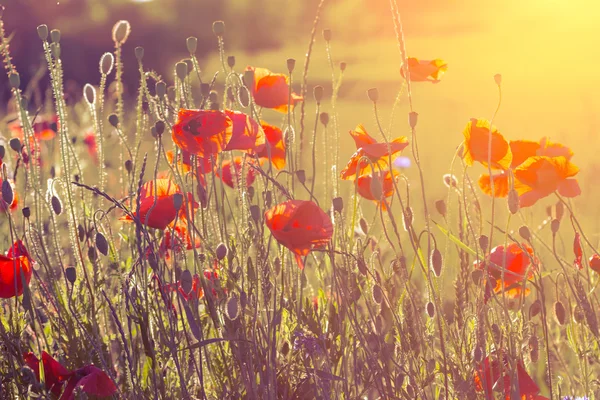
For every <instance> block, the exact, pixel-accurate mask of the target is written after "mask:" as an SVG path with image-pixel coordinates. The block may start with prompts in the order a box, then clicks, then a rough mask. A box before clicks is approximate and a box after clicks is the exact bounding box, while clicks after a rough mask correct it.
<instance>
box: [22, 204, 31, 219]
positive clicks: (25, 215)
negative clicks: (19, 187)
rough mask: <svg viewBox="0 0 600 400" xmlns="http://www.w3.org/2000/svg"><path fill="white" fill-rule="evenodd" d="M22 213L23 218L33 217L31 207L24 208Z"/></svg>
mask: <svg viewBox="0 0 600 400" xmlns="http://www.w3.org/2000/svg"><path fill="white" fill-rule="evenodd" d="M21 212H22V213H23V216H24V217H25V218H29V217H31V210H30V209H29V207H23V209H22V210H21Z"/></svg>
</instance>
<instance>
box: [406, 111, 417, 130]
mask: <svg viewBox="0 0 600 400" xmlns="http://www.w3.org/2000/svg"><path fill="white" fill-rule="evenodd" d="M418 119H419V114H417V113H416V112H414V111H411V112H409V113H408V126H410V127H411V129H415V127H416V126H417V121H418Z"/></svg>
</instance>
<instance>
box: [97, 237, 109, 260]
mask: <svg viewBox="0 0 600 400" xmlns="http://www.w3.org/2000/svg"><path fill="white" fill-rule="evenodd" d="M96 248H97V249H98V251H99V252H100V253H102V254H104V255H107V254H108V241H107V240H106V237H104V235H103V234H102V233H101V232H96Z"/></svg>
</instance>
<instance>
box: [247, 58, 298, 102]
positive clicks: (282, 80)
mask: <svg viewBox="0 0 600 400" xmlns="http://www.w3.org/2000/svg"><path fill="white" fill-rule="evenodd" d="M246 70H247V71H254V82H252V83H251V84H250V87H251V89H252V90H251V92H252V97H253V98H254V102H255V103H256V104H257V105H259V106H261V107H264V108H272V109H274V110H276V111H279V112H282V113H287V112H288V103H290V98H289V97H290V86H289V79H288V76H287V75H285V74H275V73H273V72H271V71H269V70H268V69H266V68H255V67H250V66H249V67H247V68H246ZM300 101H302V96H299V95H297V94H296V93H292V97H291V103H290V104H291V106H292V109H293V108H294V106H295V105H296V103H298V102H300Z"/></svg>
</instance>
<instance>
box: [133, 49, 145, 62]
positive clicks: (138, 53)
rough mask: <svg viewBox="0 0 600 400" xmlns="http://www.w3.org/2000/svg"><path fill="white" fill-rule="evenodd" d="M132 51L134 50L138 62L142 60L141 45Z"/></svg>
mask: <svg viewBox="0 0 600 400" xmlns="http://www.w3.org/2000/svg"><path fill="white" fill-rule="evenodd" d="M134 51H135V58H137V60H138V61H139V62H142V60H143V58H144V48H143V47H142V46H137V47H136V48H135V50H134Z"/></svg>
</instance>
